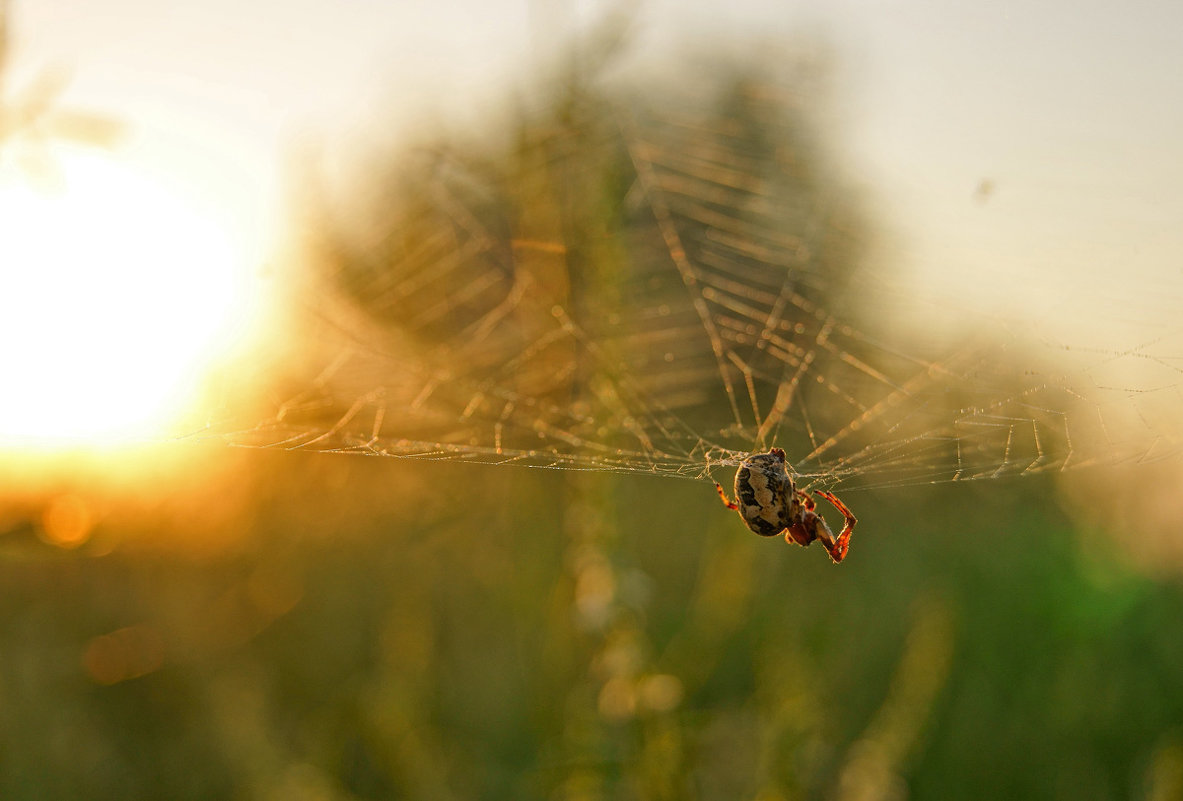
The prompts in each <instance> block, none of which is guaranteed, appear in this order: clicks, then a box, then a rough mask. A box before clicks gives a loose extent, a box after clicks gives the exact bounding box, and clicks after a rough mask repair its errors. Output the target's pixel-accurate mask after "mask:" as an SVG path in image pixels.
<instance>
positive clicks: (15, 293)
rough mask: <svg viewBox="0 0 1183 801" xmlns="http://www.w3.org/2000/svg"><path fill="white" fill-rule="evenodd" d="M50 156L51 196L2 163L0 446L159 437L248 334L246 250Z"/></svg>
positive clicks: (76, 163)
mask: <svg viewBox="0 0 1183 801" xmlns="http://www.w3.org/2000/svg"><path fill="white" fill-rule="evenodd" d="M54 158H55V170H56V172H57V173H58V175H57V177H56V178H55V180H53V181H51V182H49V183H50V185H49V186H42V185H39V184H38V183H36V182H33V181H30V179H29V176H28V174H26V173H24V172H22V171H20V170H18V169H16V168H5V167H4V166H3V164H2V163H0V370H2V371H3V376H4V378H3V382H2V384H3V390H2V391H0V447H5V448H13V447H15V448H37V449H41V448H52V447H54V446H63V447H71V448H73V447H78V446H87V445H102V446H108V445H116V444H119V443H121V442H125V441H136V440H143V439H145V438H152V437H155V436H160V435H162V434H164V433H166V432H167V431H168V430H169V428H170V426H171V425H172V424H173V423H175V421H176V420H177V419H178V417H179V416H180V415H182V414H185V413H188V412H191V411H192V409H191V408H189V407H191V405H192V403H193V398H194V397H195V396H196V394H197V391H198V389H199V385H200V383H201V380H202V378H203V375H204V374H205V373H206V371H207V370H208V368H209V367H210V366H211V365H212V364H214V363H216V361H217V359H218V357H219V356H220V355H222V354H224V353H225V351H226V350H227V349H228V348H230V347H231V346H232V343H234V342H235V341H236V340H238V339H240V338H241V337H243V336H244V334H245V332H246V330H247V329H248V328H249V326H250V324H251V320H252V317H253V314H254V310H253V292H252V290H251V281H250V275H251V272H252V271H251V269H250V268H251V265H249V264H246V263H244V262H245V261H246V259H245V256H244V253H245V249H244V248H243V247H242V246H241V243H237V242H235V241H234V239H233V237H232V236H231V235H230V234H229V233H228V231H227V230H225V229H224V228H223V227H220V226H219V225H218V224H217V223H216V222H215V221H214V220H213V219H211V218H210V217H208V216H203V215H202V214H201V213H200V212H198V211H197V210H196V208H195V207H194V206H192V205H190V204H187V203H186V202H185V200H184V198H183V195H182V194H180V193H178V192H176V191H170V190H169V189H168V188H167V187H166V186H165V185H163V184H160V183H157V182H154V181H153V180H151V179H149V178H148V177H146V176H144V175H142V174H139V173H137V172H135V171H134V170H132V169H131V168H130V167H127V166H124V165H121V164H120V163H119V162H117V161H115V160H113V159H111V158H109V157H106V156H105V155H103V154H99V153H89V152H75V151H65V152H62V153H55V155H54Z"/></svg>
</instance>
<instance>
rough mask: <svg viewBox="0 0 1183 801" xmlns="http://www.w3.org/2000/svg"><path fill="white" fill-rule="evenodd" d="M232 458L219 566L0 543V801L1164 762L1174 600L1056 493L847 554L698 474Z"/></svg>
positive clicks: (1024, 770)
mask: <svg viewBox="0 0 1183 801" xmlns="http://www.w3.org/2000/svg"><path fill="white" fill-rule="evenodd" d="M238 458H240V459H242V460H244V462H245V464H244V465H242V466H241V467H242V469H245V470H247V473H246V474H245V475H249V476H250V478H249V482H250V486H251V488H252V492H250V493H245V494H244V496H243V497H244V498H246V499H247V500H246V501H245V505H244V506H243V507H242V508H241V509H240V510H239V512H240V514H241V519H242V520H243V521H249V527H250V530H251V531H252V536H251V537H249V538H244V539H242V540H240V541H237V542H232V543H226V544H224V545H223V547H221V548H220V549H218V550H216V551H192V550H189V551H187V550H185V549H183V548H178V547H172V546H167V545H161V544H160V537H159V536H158V537H153V536H151V531H150V529H151V527H152V526H156V527H159V529H160V531H161V536H165V535H166V533H167V532H168V531H174V530H176V529H178V528H181V527H183V526H184V525H185V524H186V521H183V520H181V521H178V520H170V519H169V518H168V517H167V515H165V516H160V514H159V511H157V512H153V513H151V514H148V515H146V516H141V518H140V523H139V524H137V525H140V526H143V527H144V530H145V533H147V534H149V536H146V537H144V538H143V539H138V540H137V539H131V540H128V541H127V542H126V543H125V545H124V546H123V547H120V548H116V549H113V550H112V549H109V548H99V547H98V546H97V545H96V543H101V542H104V541H106V539H105V538H107V537H108V536H118V534H119V532H111V531H106V530H105V528H108V527H110V526H111V525H126V526H127V527H128V528H129V529H130V528H135V527H136V526H135V525H133V524H132V523H130V522H126V521H125V522H123V523H119V522H118V516H117V515H108V516H107V517H106V518H104V520H101V521H100V522H99V523H98V527H97V528H96V529H95V532H94V535H93V537H92V539H91V541H90V542H89V543H87V544H85V545H83V546H81V547H80V548H78V549H74V550H62V549H60V548H59V547H56V546H53V545H49V544H46V543H44V542H43V541H41V540H39V539H37V538H36V535H35V532H34V531H33V528H31V527H26V528H24V529H21V528H20V527H19V526H11V528H12V530H11V531H10V532H9V533H8V534H7V535H5V538H6V540H7V543H6V544H7V545H8V546H10V547H9V550H8V553H9V556H8V558H7V559H5V560H4V561H3V563H2V565H0V570H2V571H3V576H2V577H0V797H3V798H5V799H33V798H37V799H46V798H76V797H88V798H121V799H128V798H164V797H167V798H208V797H232V798H396V797H397V798H432V799H434V798H721V799H726V798H761V799H773V798H888V797H901V796H902V795H905V794H907V795H911V796H913V797H918V798H937V797H951V796H955V797H982V798H994V797H999V796H1007V797H1015V798H1020V797H1027V798H1096V799H1105V798H1142V797H1162V796H1161V792H1162V787H1163V786H1165V785H1163V782H1167V783H1168V784H1169V782H1170V781H1171V779H1170V777H1171V776H1172V775H1174V774H1173V773H1172V770H1174V769H1173V768H1172V767H1171V766H1172V765H1175V764H1176V763H1177V761H1178V748H1177V743H1178V739H1179V736H1180V731H1181V730H1183V685H1181V683H1180V682H1179V681H1178V677H1179V676H1180V675H1183V643H1181V641H1180V639H1179V637H1178V636H1177V630H1178V621H1179V620H1180V613H1181V611H1183V597H1181V593H1180V588H1179V586H1178V584H1177V583H1169V582H1168V583H1155V582H1152V581H1150V580H1149V579H1146V578H1144V577H1142V576H1141V575H1139V574H1137V573H1134V572H1132V571H1131V570H1130V569H1129V568H1127V567H1125V566H1124V563H1123V561H1122V560H1121V559H1120V558H1119V556H1118V555H1117V554H1114V553H1112V552H1107V551H1106V548H1107V547H1109V546H1107V545H1105V542H1106V540H1104V539H1095V540H1094V539H1086V540H1085V541H1084V542H1085V543H1088V545H1087V547H1086V546H1085V545H1082V544H1081V542H1082V541H1081V540H1080V539H1079V537H1078V536H1077V533H1076V532H1074V531H1073V530H1072V529H1071V527H1070V526H1069V524H1068V523H1067V522H1066V519H1065V517H1064V515H1063V514H1061V512H1060V511H1059V510H1058V509H1056V508H1055V506H1054V505H1053V504H1051V503H1049V501H1048V498H1049V497H1050V496H1049V495H1048V494H1047V493H1048V491H1049V488H1048V487H1047V486H1045V485H1042V484H1041V483H1040V482H1038V481H1026V482H1013V483H1009V482H1008V483H1003V482H988V483H985V484H983V485H981V486H975V487H971V488H963V487H947V488H943V489H940V490H936V491H933V490H925V491H924V493H923V494H921V493H919V492H917V493H916V497H909V495H908V493H906V492H904V491H896V492H893V493H891V494H889V495H885V496H883V497H880V496H877V495H873V494H870V493H853V494H851V495H849V496H848V497H847V500H848V501H850V503H851V504H852V506H853V507H854V508H855V509H856V511H857V513H858V514H859V516H860V520H861V521H862V523H861V525H860V529H859V531H858V532H857V533H856V537H855V540H854V545H853V553H852V558H851V559H849V560H848V561H847V563H845V564H843V565H842V566H841V567H840V568H835V567H834V566H833V565H831V564H830V563H829V560H828V559H826V558H825V555H824V554H823V553H822V552H821V551H819V550H817V549H811V550H805V551H803V550H801V549H798V548H795V547H789V546H786V545H785V544H784V543H782V542H779V541H766V540H761V539H760V538H757V537H752V536H750V535H749V534H748V532H746V530H744V529H743V527H742V524H741V523H740V521H739V520H737V519H736V518H735V516H734V515H733V514H729V513H727V512H726V510H724V509H722V508H721V507H720V506H719V505H718V501H717V499H716V498H714V497H713V494H712V491H711V488H710V487H709V486H708V485H706V484H705V483H690V482H682V481H669V480H658V479H645V478H638V477H629V478H623V479H622V478H618V477H614V476H611V475H600V474H593V475H576V476H572V475H571V474H565V473H556V472H546V471H530V470H525V469H494V468H488V467H482V466H476V465H460V464H432V463H414V464H412V465H408V464H406V463H403V462H399V461H395V460H367V459H348V458H334V457H328V456H323V455H321V456H312V455H294V454H285V453H267V452H262V453H247V454H246V455H245V456H241V457H238ZM412 468H413V469H412ZM240 480H241V479H240ZM922 497H923V498H924V499H925V500H924V502H923V504H920V503H917V501H918V500H919V499H920V498H922ZM17 554H19V558H18V557H17ZM1172 743H1174V744H1176V746H1172ZM1172 749H1173V750H1172ZM1172 755H1174V756H1172ZM1172 760H1173V761H1172ZM1176 772H1177V770H1176ZM1156 777H1157V778H1156ZM1164 777H1165V778H1164ZM1155 782H1158V785H1155ZM1155 786H1158V787H1159V789H1158V790H1155ZM1155 792H1158V793H1159V796H1154V793H1155Z"/></svg>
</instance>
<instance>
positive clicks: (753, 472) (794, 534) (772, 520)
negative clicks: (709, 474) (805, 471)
mask: <svg viewBox="0 0 1183 801" xmlns="http://www.w3.org/2000/svg"><path fill="white" fill-rule="evenodd" d="M715 489H716V490H717V491H718V493H719V498H720V499H722V501H723V503H724V504H725V505H726V506H727V508H728V509H734V510H737V511H738V512H739V516H740V517H742V518H743V522H744V523H746V524H747V526H748V528H750V529H751V530H752V531H754V532H756V533H757V534H759V535H760V536H761V537H775V536H776V535H777V534H780V533H781V532H784V535H785V541H786V542H795V543H797V544H798V545H802V546H806V545H809V544H810V543H811V542H813V541H814V540H821V543H822V545H823V546H825V549H826V551H827V552H829V554H830V558H831V559H833V560H834V564H838V563H839V562H841V561H842V560H843V559H845V558H846V552H847V551H848V550H849V549H850V535H851V534H852V533H854V527H855V524H857V523H858V519H857V518H856V517H855V516H854V513H853V512H851V511H850V510H849V509H847V508H846V504H844V503H842V501H840V500H838V499H837V498H835V497H834V496H833V495H831V494H830V493H828V492H824V491H822V490H817V494H818V495H820V496H822V497H823V498H825V499H826V500H827V501H829V502H830V503H831V504H832V505H833V506H834V508H835V509H837V510H838V511H839V512H841V513H842V515H843V516H844V517H845V518H846V525H844V526H843V527H842V531H841V533H839V534H838V536H837V537H835V536H834V532H833V531H831V530H830V527H829V526H828V525H827V524H826V521H825V520H823V519H822V516H821V515H819V514H818V513H817V511H816V510H817V504H816V503H814V501H813V498H812V497H811V496H810V494H809V493H808V492H805V491H804V490H799V489H797V486H796V485H795V484H794V483H793V476H792V475H791V474H790V473H789V469H788V461H787V460H786V459H785V452H784V451H783V450H781V449H780V448H773V449H772V450H770V451H768V453H756V454H752V455H751V456H749V457H748V458H746V459H744V460H743V462H742V463H741V464H740V466H739V470H737V471H736V472H735V500H734V501H731V500H728V498H727V494H726V493H725V492H724V491H723V487H722V486H720V485H719V484H718V483H717V482H716V484H715Z"/></svg>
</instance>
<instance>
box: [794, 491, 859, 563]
mask: <svg viewBox="0 0 1183 801" xmlns="http://www.w3.org/2000/svg"><path fill="white" fill-rule="evenodd" d="M817 494H818V495H820V496H822V497H823V498H825V499H826V500H827V501H829V502H830V504H831V505H832V506H833V507H834V508H835V509H837V510H838V511H839V512H841V513H842V516H843V517H845V518H846V524H845V525H844V526H842V531H841V532H840V533H839V534H838V536H837V537H835V536H834V533H833V532H832V531H830V527H829V526H828V525H826V521H825V520H822V518H821V515H818V514H817V513H816V512H815V513H813V514H812V518H813V520H815V521H816V525H817V529H815V530H816V531H817V534H818V539H820V540H821V541H822V545H824V546H826V550H827V551H829V553H830V558H831V559H833V560H834V564H838V563H839V562H841V561H842V560H843V559H845V558H846V552H847V551H848V550H850V535H851V534H853V533H854V527H855V525H857V524H858V518H856V517H855V516H854V513H853V512H851V511H850V509H848V508H846V504H844V503H842V501H840V500H838V499H837V498H835V497H834V496H833V495H831V494H830V493H828V492H826V491H825V490H817ZM811 511H812V510H811ZM806 516H807V517H809V515H808V514H807V515H806Z"/></svg>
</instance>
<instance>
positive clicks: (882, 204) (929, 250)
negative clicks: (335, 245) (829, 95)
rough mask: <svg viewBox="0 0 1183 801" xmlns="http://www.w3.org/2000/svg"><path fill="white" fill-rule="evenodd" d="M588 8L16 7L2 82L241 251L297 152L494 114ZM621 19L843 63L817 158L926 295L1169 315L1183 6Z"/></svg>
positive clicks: (723, 5)
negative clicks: (226, 232) (412, 125)
mask: <svg viewBox="0 0 1183 801" xmlns="http://www.w3.org/2000/svg"><path fill="white" fill-rule="evenodd" d="M605 5H606V4H600V3H591V2H583V3H575V2H570V3H564V2H561V0H552V1H551V2H544V1H543V0H534V2H506V1H503V2H495V3H494V2H478V1H477V0H431V2H421V1H420V0H406V1H404V2H378V0H352V1H351V2H341V1H340V0H337V1H335V2H328V1H327V0H319V1H315V0H300V1H293V0H285V1H284V2H280V0H254V2H233V3H231V2H228V0H207V1H206V2H203V3H192V2H168V1H167V0H107V2H82V1H81V0H74V1H73V2H70V1H69V0H47V1H42V2H36V1H35V0H18V2H17V3H16V4H15V7H14V9H13V16H14V19H13V23H14V34H15V37H16V45H17V51H16V54H15V57H16V66H17V67H18V68H21V69H18V70H17V75H16V78H17V80H16V83H17V85H18V86H19V83H20V80H19V78H20V76H21V75H22V74H24V75H28V74H29V73H30V72H31V71H32V70H34V69H35V68H38V67H41V66H44V65H47V64H59V65H69V66H70V67H71V68H72V69H73V71H74V78H73V82H72V84H71V88H70V90H69V93H68V95H67V98H66V99H67V100H68V101H69V102H70V103H71V104H73V105H76V106H87V107H100V108H103V109H105V110H109V111H111V112H113V113H115V114H117V115H120V116H123V117H124V118H126V119H128V120H130V121H131V122H132V123H133V124H134V125H135V126H136V128H137V131H138V135H137V139H136V140H135V141H134V142H133V143H132V144H131V145H130V146H129V150H130V152H129V154H128V155H129V157H130V158H133V159H135V160H138V161H139V162H140V163H141V164H143V165H149V168H150V169H153V170H158V171H160V172H161V173H174V174H175V175H174V177H173V179H175V180H180V181H185V182H188V183H190V184H191V185H192V186H193V187H195V189H194V191H196V192H197V193H198V194H201V193H204V194H205V196H206V198H207V200H208V202H209V203H210V204H213V205H217V206H219V207H220V208H221V212H222V213H223V214H224V215H226V216H227V217H229V218H232V219H233V220H234V221H236V222H235V224H238V225H242V226H247V227H253V228H254V229H257V228H258V227H259V222H260V221H264V222H265V221H266V220H268V219H271V218H272V217H273V216H274V214H275V202H274V201H275V198H276V192H277V188H276V168H277V166H278V165H279V164H280V163H281V160H282V155H283V148H284V147H285V146H286V145H288V144H290V143H291V142H292V141H294V140H295V139H296V138H297V137H298V136H305V135H308V134H309V133H311V132H315V133H316V134H317V135H319V136H321V137H323V138H324V139H326V140H328V141H331V142H337V143H348V142H349V141H350V139H351V137H352V136H353V135H354V134H355V133H356V132H357V131H359V130H360V129H361V126H362V124H363V123H364V122H366V121H372V120H374V119H378V118H385V119H391V118H392V117H394V118H398V117H399V115H404V114H405V118H406V119H407V120H413V119H415V118H416V116H417V115H422V114H425V113H430V110H431V109H433V108H443V109H445V110H449V109H450V110H455V109H463V108H465V107H469V106H474V105H475V106H477V107H479V106H480V104H481V103H491V102H495V101H496V99H497V97H498V96H499V92H500V91H502V89H503V87H504V85H505V83H506V82H507V81H510V80H514V81H520V80H521V77H522V75H523V74H525V73H528V70H529V68H530V66H529V65H530V64H531V63H532V62H531V61H530V57H531V55H532V54H536V53H538V52H540V51H541V52H545V51H547V50H549V49H550V48H552V47H553V46H555V45H556V44H557V43H559V42H561V41H563V39H564V34H563V30H562V28H563V27H564V26H565V27H568V28H570V27H572V26H577V25H578V24H580V23H581V22H586V21H588V20H594V19H596V18H597V17H598V16H599V13H598V11H597V9H599V8H600V7H603V6H605ZM638 19H639V36H638V43H639V44H638V46H640V47H643V48H652V49H653V50H654V51H660V50H661V49H662V48H663V47H665V46H668V45H669V44H670V43H676V42H680V41H693V42H695V43H696V44H695V47H701V48H703V49H711V48H714V47H722V46H730V44H731V43H733V42H735V41H737V40H741V39H743V38H745V37H749V36H758V37H760V38H761V39H763V40H765V41H770V40H775V38H776V37H777V36H779V35H781V34H784V35H793V34H798V33H800V32H801V31H802V30H814V31H821V32H822V33H823V34H824V35H825V36H826V37H827V38H828V40H829V41H830V42H831V43H832V44H833V46H834V48H835V49H836V53H837V56H838V61H839V65H840V71H839V77H840V80H839V84H838V105H839V109H840V112H839V118H840V122H841V128H840V129H839V130H836V131H835V138H836V139H837V141H836V142H835V149H836V151H837V153H838V155H839V156H841V158H842V160H843V163H845V164H847V165H848V168H849V172H850V174H851V176H852V178H853V179H854V180H856V181H857V182H858V183H859V184H860V185H861V186H862V188H863V189H864V191H865V192H866V193H867V195H868V196H869V197H870V198H871V208H872V210H873V211H874V212H875V214H876V215H877V218H878V219H877V222H878V223H880V225H881V227H882V229H883V231H884V232H885V234H886V235H885V236H884V237H883V239H884V242H886V243H888V244H887V245H886V246H885V252H886V253H888V254H889V255H892V256H893V257H895V258H897V259H899V260H900V261H901V263H906V264H907V266H908V269H910V270H912V271H914V272H915V273H916V274H917V275H920V276H924V277H926V280H928V281H930V282H934V283H933V286H934V287H936V288H938V289H939V288H940V283H939V282H940V281H942V280H944V279H943V278H942V276H969V277H971V278H976V279H977V280H979V281H980V280H981V279H982V277H983V276H989V277H990V278H989V280H987V281H986V282H985V283H986V284H987V286H999V287H1009V286H1012V285H1013V284H1012V282H1013V281H1020V282H1022V285H1023V286H1025V287H1027V288H1028V290H1029V291H1027V292H1026V293H1024V294H1025V296H1024V297H1023V298H1019V299H1013V302H1015V303H1024V304H1035V305H1034V306H1033V307H1032V309H1033V311H1032V313H1043V311H1041V309H1043V308H1044V307H1045V306H1048V305H1049V304H1050V305H1055V306H1057V307H1058V308H1060V310H1061V311H1062V310H1063V306H1064V305H1065V304H1064V302H1063V301H1064V298H1065V297H1067V295H1066V286H1065V284H1066V276H1067V275H1069V274H1071V275H1072V276H1073V277H1074V278H1073V281H1072V284H1073V286H1074V287H1075V288H1077V289H1080V290H1082V291H1083V292H1084V293H1085V295H1087V296H1089V297H1090V298H1092V300H1091V301H1089V302H1091V303H1102V304H1103V303H1105V302H1108V301H1107V300H1106V299H1107V298H1109V297H1111V296H1116V297H1118V298H1122V299H1124V300H1126V301H1128V302H1134V303H1144V304H1146V306H1145V308H1147V309H1149V308H1151V307H1152V306H1153V305H1154V303H1155V298H1158V302H1160V303H1161V299H1162V296H1163V295H1167V296H1168V297H1169V298H1170V299H1171V300H1174V299H1175V298H1177V297H1178V294H1177V292H1176V290H1178V289H1179V286H1180V283H1181V282H1180V266H1179V265H1180V254H1181V253H1183V225H1181V224H1180V222H1181V221H1183V144H1181V143H1183V103H1180V102H1179V97H1181V96H1183V5H1180V4H1178V3H1175V2H1165V1H1164V2H1140V3H1129V4H1121V5H1118V4H1112V3H1101V2H1090V3H1080V2H1059V1H1056V2H1053V1H1051V0H1037V1H1036V2H1003V3H987V2H975V3H944V2H935V1H934V2H924V1H923V0H897V1H896V2H873V1H872V0H844V1H843V2H824V3H823V2H815V3H809V2H796V3H772V2H757V1H756V0H728V1H727V2H692V3H679V2H671V1H670V0H666V1H665V2H651V3H648V4H645V5H644V6H643V7H642V8H641V9H640V12H639V14H638ZM533 63H536V62H533ZM384 98H385V99H390V98H397V101H398V104H400V105H399V106H398V108H397V109H396V110H394V111H392V110H391V104H390V103H387V102H381V100H382V99H384ZM379 107H380V108H381V109H382V113H381V114H378V113H376V111H375V109H376V108H379ZM983 181H989V182H991V184H992V186H993V192H992V193H991V194H990V196H989V197H988V198H987V199H986V201H985V202H983V201H982V198H981V197H980V196H979V197H975V191H976V189H977V188H978V187H979V185H980V184H981V183H982V182H983ZM1113 277H1119V278H1120V279H1121V280H1118V281H1116V282H1113V281H1111V280H1110V279H1112V278H1113ZM957 280H960V279H957ZM1145 281H1149V282H1150V284H1149V285H1147V284H1145V283H1143V282H1145ZM959 286H961V285H960V284H958V283H957V282H956V281H955V280H954V279H952V278H950V279H949V284H948V288H947V291H949V292H954V293H956V292H960V291H963V290H961V289H959V288H958V287H959ZM1148 288H1149V291H1147V290H1148ZM1001 294H1002V297H1000V298H993V299H991V302H994V303H999V302H1002V303H1007V302H1011V300H1012V299H1011V298H1009V297H1008V294H1009V295H1013V294H1015V293H1014V291H1013V290H1007V291H1006V292H1003V293H1001ZM1148 296H1149V297H1148ZM1076 303H1077V301H1076V300H1075V299H1073V300H1072V301H1071V302H1070V303H1068V304H1067V305H1068V306H1069V307H1070V308H1071V309H1073V310H1076V309H1077V307H1076V306H1075V304H1076ZM1048 313H1051V312H1048Z"/></svg>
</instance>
